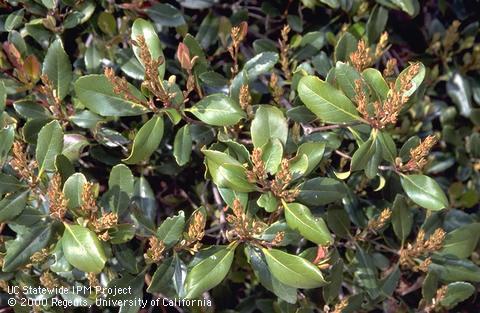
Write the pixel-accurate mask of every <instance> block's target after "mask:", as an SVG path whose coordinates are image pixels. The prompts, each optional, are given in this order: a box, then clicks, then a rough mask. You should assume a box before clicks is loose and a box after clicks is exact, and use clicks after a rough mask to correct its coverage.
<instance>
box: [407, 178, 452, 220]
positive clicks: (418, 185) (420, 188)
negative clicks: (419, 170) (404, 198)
mask: <svg viewBox="0 0 480 313" xmlns="http://www.w3.org/2000/svg"><path fill="white" fill-rule="evenodd" d="M400 181H401V183H402V187H403V190H405V192H406V193H407V195H408V197H409V198H410V199H412V200H413V201H414V202H415V203H416V204H418V205H420V206H422V207H424V208H426V209H429V210H435V211H437V210H441V209H444V208H446V207H448V205H449V204H448V199H447V197H446V196H445V194H444V193H443V191H442V189H441V188H440V186H439V185H438V184H437V182H436V181H435V180H433V179H432V178H430V177H428V176H425V175H417V174H415V175H402V176H401V177H400Z"/></svg>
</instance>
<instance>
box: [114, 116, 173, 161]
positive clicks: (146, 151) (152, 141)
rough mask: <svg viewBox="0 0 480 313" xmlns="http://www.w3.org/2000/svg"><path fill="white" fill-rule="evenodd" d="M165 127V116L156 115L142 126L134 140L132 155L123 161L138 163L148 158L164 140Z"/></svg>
mask: <svg viewBox="0 0 480 313" xmlns="http://www.w3.org/2000/svg"><path fill="white" fill-rule="evenodd" d="M163 127H164V126H163V117H162V116H159V115H154V116H153V117H152V118H151V119H150V120H149V121H148V122H146V123H145V124H144V125H143V126H142V127H141V128H140V130H139V131H138V133H137V135H136V136H135V139H134V140H133V147H132V152H131V153H130V156H129V157H128V158H126V159H123V160H122V161H123V162H125V163H127V164H137V163H140V162H142V161H145V160H148V159H149V158H150V156H151V155H152V154H153V153H154V152H155V150H157V148H158V146H159V145H160V142H161V141H162V137H163Z"/></svg>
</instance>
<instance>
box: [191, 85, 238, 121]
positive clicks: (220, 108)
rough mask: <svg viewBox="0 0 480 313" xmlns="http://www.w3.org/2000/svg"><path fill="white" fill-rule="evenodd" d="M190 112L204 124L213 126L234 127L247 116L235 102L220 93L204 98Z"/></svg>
mask: <svg viewBox="0 0 480 313" xmlns="http://www.w3.org/2000/svg"><path fill="white" fill-rule="evenodd" d="M190 112H192V113H193V115H195V116H196V117H197V118H198V119H200V120H201V121H202V122H205V123H207V124H209V125H213V126H230V125H234V124H236V123H238V122H239V121H240V120H241V119H242V118H244V117H245V116H246V115H245V112H243V111H242V109H241V108H240V106H239V105H238V104H237V103H236V102H235V101H233V100H232V99H231V98H230V97H228V96H226V95H223V94H219V93H218V94H213V95H209V96H207V97H205V98H203V99H202V100H200V101H199V102H197V103H196V104H195V105H194V106H193V107H192V108H191V109H190Z"/></svg>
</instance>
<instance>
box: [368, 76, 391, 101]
mask: <svg viewBox="0 0 480 313" xmlns="http://www.w3.org/2000/svg"><path fill="white" fill-rule="evenodd" d="M362 77H363V79H364V80H365V82H366V83H367V85H368V87H369V88H370V94H371V95H372V96H373V98H374V99H375V100H377V101H385V100H386V99H387V96H388V91H389V90H390V88H389V87H388V84H387V82H386V81H385V79H384V78H383V75H382V73H380V71H379V70H377V69H374V68H367V69H365V70H364V71H363V72H362Z"/></svg>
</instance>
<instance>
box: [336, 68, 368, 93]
mask: <svg viewBox="0 0 480 313" xmlns="http://www.w3.org/2000/svg"><path fill="white" fill-rule="evenodd" d="M335 79H336V81H337V83H338V86H339V87H340V89H341V90H342V91H343V93H344V94H345V95H346V96H347V97H348V98H349V99H350V100H351V101H355V98H356V96H357V93H356V92H355V82H356V81H357V80H360V81H362V77H361V76H360V73H359V72H358V71H357V70H356V69H355V68H353V66H351V65H349V64H347V63H343V62H340V61H338V62H337V64H335ZM363 85H364V84H363V83H362V88H363Z"/></svg>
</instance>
